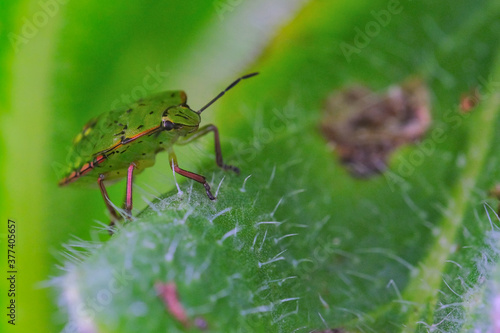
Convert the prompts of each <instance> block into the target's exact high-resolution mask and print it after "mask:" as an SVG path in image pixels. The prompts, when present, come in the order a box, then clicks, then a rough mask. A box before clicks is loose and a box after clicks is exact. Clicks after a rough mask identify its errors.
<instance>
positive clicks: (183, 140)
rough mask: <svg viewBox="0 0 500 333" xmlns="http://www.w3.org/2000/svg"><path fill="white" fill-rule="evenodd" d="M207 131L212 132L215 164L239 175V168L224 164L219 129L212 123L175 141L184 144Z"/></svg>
mask: <svg viewBox="0 0 500 333" xmlns="http://www.w3.org/2000/svg"><path fill="white" fill-rule="evenodd" d="M209 132H214V139H215V140H214V141H215V162H217V165H218V166H219V167H220V168H222V169H224V170H232V171H234V172H235V173H236V174H237V175H239V174H240V169H238V168H237V167H235V166H232V165H227V164H224V162H223V160H222V151H221V148H220V140H219V131H218V130H217V127H216V126H215V125H212V124H210V125H205V126H203V127H201V128H200V129H199V130H198V131H196V132H195V133H194V134H192V135H191V136H189V137H187V138H181V139H179V140H178V141H177V142H176V143H177V144H179V145H184V144H187V143H189V142H191V141H194V140H196V139H198V138H200V137H202V136H204V135H205V134H207V133H209Z"/></svg>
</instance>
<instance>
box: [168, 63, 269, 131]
mask: <svg viewBox="0 0 500 333" xmlns="http://www.w3.org/2000/svg"><path fill="white" fill-rule="evenodd" d="M257 74H259V73H250V74H247V75H243V76H242V77H240V78H239V79H237V80H236V81H234V82H233V83H231V84H230V85H229V86H228V87H227V88H226V89H224V90H223V91H221V92H220V93H219V94H218V95H217V96H215V98H213V99H212V100H211V101H210V102H208V103H207V104H206V105H205V106H204V107H202V108H201V109H199V110H198V111H194V110H192V109H191V108H190V107H189V106H188V105H187V104H185V102H184V103H183V104H179V105H176V106H171V107H169V108H168V109H166V110H165V111H164V112H163V115H162V119H161V126H162V128H163V130H165V131H172V130H174V131H177V132H178V133H179V134H180V135H187V134H189V133H192V132H194V131H196V130H197V129H198V126H199V124H200V121H201V117H200V114H201V113H202V112H203V111H205V109H207V108H208V107H209V106H210V105H212V104H213V103H214V102H215V101H216V100H218V99H219V98H221V97H222V96H223V95H224V94H225V93H226V92H227V91H228V90H229V89H231V88H233V87H234V86H235V85H237V84H238V82H240V81H241V80H244V79H248V78H251V77H253V76H255V75H257Z"/></svg>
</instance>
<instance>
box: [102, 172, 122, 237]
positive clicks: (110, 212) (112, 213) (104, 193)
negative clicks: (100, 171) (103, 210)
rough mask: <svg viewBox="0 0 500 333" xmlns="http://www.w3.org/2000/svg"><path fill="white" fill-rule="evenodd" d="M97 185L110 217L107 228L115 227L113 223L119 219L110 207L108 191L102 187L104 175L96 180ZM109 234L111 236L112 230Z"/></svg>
mask: <svg viewBox="0 0 500 333" xmlns="http://www.w3.org/2000/svg"><path fill="white" fill-rule="evenodd" d="M97 184H98V185H99V188H100V189H101V194H102V197H103V198H104V203H105V204H106V207H107V208H108V211H109V214H110V215H111V221H110V222H109V226H110V227H113V226H114V225H115V221H118V220H119V219H120V218H119V217H118V214H117V213H116V210H115V209H114V208H113V206H112V205H111V200H110V199H109V196H108V191H106V187H104V175H99V178H98V179H97ZM109 233H110V234H113V231H112V229H110V231H109Z"/></svg>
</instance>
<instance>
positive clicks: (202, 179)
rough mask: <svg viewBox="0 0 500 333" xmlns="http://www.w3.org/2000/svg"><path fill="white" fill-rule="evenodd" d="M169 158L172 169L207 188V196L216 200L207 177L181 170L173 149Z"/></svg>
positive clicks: (169, 153)
mask: <svg viewBox="0 0 500 333" xmlns="http://www.w3.org/2000/svg"><path fill="white" fill-rule="evenodd" d="M168 158H169V160H170V167H171V168H172V169H173V170H174V171H175V172H176V173H178V174H179V175H182V176H184V177H187V178H191V179H193V180H196V181H197V182H198V183H201V184H203V186H205V190H206V191H207V196H208V198H209V199H210V200H215V197H214V196H213V194H212V192H210V185H208V183H207V181H206V179H205V177H203V176H202V175H199V174H197V173H194V172H189V171H186V170H184V169H181V168H179V165H178V164H177V157H176V156H175V153H174V151H173V150H172V149H170V150H169V151H168Z"/></svg>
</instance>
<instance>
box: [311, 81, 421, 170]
mask: <svg viewBox="0 0 500 333" xmlns="http://www.w3.org/2000/svg"><path fill="white" fill-rule="evenodd" d="M430 122H431V115H430V111H429V93H428V90H427V88H426V86H425V85H424V83H423V82H422V81H421V80H419V79H412V80H408V81H406V82H404V83H403V84H401V85H397V86H391V87H389V88H388V89H387V91H386V92H382V93H374V92H373V91H371V90H370V89H369V88H366V87H364V86H361V85H357V86H352V87H349V88H346V89H344V90H342V91H337V92H334V93H333V94H332V95H330V96H329V97H328V98H327V100H326V101H325V105H324V116H323V119H322V121H321V131H322V133H323V135H324V137H325V138H326V139H327V141H328V143H330V144H332V145H333V146H334V147H335V150H336V151H337V152H338V155H339V157H340V161H341V163H342V164H344V165H345V166H346V167H347V169H348V170H349V172H350V173H351V174H352V175H353V176H356V177H362V178H367V177H371V176H373V175H375V174H379V173H382V172H384V171H385V169H386V168H387V160H388V158H389V156H390V154H391V153H392V152H393V151H394V150H395V149H396V148H397V147H399V146H401V145H404V144H407V143H411V142H414V141H417V140H419V139H420V138H421V137H422V136H423V135H424V134H425V132H426V130H427V129H428V127H429V125H430Z"/></svg>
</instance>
